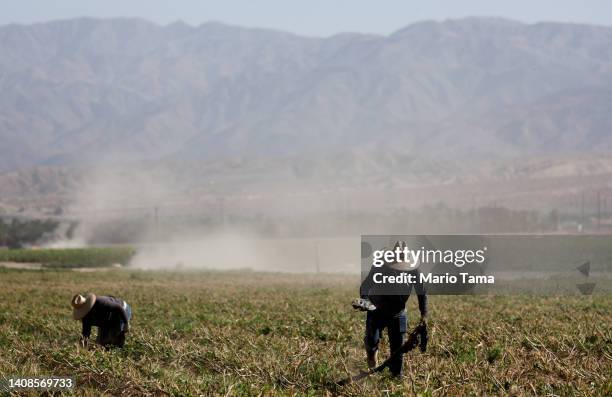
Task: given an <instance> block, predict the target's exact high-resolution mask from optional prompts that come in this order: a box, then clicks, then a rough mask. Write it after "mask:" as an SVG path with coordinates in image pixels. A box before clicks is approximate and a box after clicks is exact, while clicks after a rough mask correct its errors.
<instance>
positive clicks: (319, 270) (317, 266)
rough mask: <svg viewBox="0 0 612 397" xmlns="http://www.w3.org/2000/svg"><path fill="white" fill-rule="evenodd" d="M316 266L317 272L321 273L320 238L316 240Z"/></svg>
mask: <svg viewBox="0 0 612 397" xmlns="http://www.w3.org/2000/svg"><path fill="white" fill-rule="evenodd" d="M315 266H316V271H317V274H319V273H320V272H321V268H320V263H319V240H315Z"/></svg>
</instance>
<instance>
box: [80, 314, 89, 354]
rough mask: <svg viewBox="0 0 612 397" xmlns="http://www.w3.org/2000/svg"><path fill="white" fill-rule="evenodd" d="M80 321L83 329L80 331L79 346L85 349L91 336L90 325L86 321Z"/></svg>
mask: <svg viewBox="0 0 612 397" xmlns="http://www.w3.org/2000/svg"><path fill="white" fill-rule="evenodd" d="M81 321H82V323H83V329H82V331H81V346H83V347H85V346H86V345H87V340H88V339H89V336H90V335H91V323H90V322H89V321H88V320H86V319H83V320H81Z"/></svg>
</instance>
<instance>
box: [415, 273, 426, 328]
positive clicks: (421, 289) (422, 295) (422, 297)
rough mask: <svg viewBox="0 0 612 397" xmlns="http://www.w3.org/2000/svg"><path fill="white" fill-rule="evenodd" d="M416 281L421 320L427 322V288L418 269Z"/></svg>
mask: <svg viewBox="0 0 612 397" xmlns="http://www.w3.org/2000/svg"><path fill="white" fill-rule="evenodd" d="M416 275H417V276H416V282H415V284H414V289H415V291H416V293H417V298H418V299H419V311H420V312H421V321H422V322H425V321H426V319H427V291H426V290H425V285H423V283H422V282H421V276H420V272H419V271H418V270H417V271H416Z"/></svg>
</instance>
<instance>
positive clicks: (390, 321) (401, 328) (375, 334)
mask: <svg viewBox="0 0 612 397" xmlns="http://www.w3.org/2000/svg"><path fill="white" fill-rule="evenodd" d="M385 328H386V329H387V334H388V335H389V347H390V350H391V354H392V353H393V352H396V351H397V350H398V349H399V348H400V347H401V346H402V344H403V343H404V339H405V336H406V328H407V318H406V311H405V310H402V311H401V312H399V313H396V314H388V313H383V312H381V311H380V310H374V311H370V312H368V314H367V317H366V330H365V338H364V344H365V348H366V350H367V352H368V353H369V354H371V353H374V352H375V351H377V350H378V344H379V342H380V338H381V336H382V331H383V330H384V329H385ZM403 361H404V355H403V354H398V355H397V356H396V357H395V358H394V359H393V360H392V361H391V363H390V364H389V370H390V371H391V374H393V375H394V376H399V375H401V374H402V366H403Z"/></svg>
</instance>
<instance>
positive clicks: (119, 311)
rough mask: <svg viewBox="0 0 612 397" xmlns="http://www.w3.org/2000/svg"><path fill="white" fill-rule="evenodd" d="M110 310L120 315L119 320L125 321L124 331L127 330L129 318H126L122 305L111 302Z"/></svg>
mask: <svg viewBox="0 0 612 397" xmlns="http://www.w3.org/2000/svg"><path fill="white" fill-rule="evenodd" d="M112 310H113V311H114V312H115V313H117V314H118V315H119V316H120V317H121V320H122V321H123V322H124V323H125V332H128V331H129V326H130V319H129V318H128V316H127V313H126V312H125V309H124V308H123V305H122V304H119V303H113V304H112Z"/></svg>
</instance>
